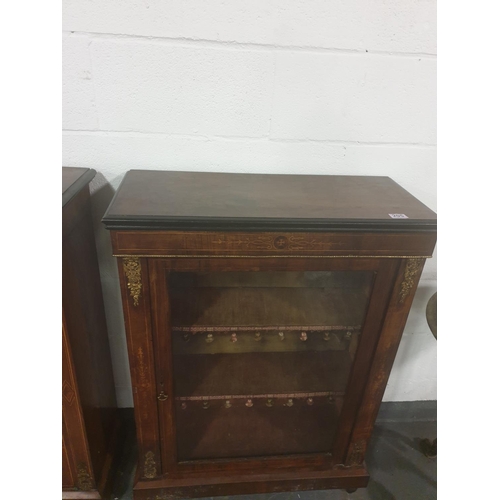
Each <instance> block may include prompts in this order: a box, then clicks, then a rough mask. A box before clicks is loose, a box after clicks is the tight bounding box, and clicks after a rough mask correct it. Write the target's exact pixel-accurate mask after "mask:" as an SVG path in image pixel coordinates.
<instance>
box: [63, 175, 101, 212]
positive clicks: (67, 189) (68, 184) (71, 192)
mask: <svg viewBox="0 0 500 500" xmlns="http://www.w3.org/2000/svg"><path fill="white" fill-rule="evenodd" d="M95 174H96V172H95V170H93V169H92V168H78V167H62V205H63V207H64V205H66V203H68V202H69V201H70V200H71V199H72V198H73V197H74V196H75V195H77V194H78V193H79V192H80V191H81V189H82V188H83V187H85V186H86V185H87V184H88V183H89V182H90V181H91V180H92V179H93V178H94V176H95Z"/></svg>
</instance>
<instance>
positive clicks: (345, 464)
mask: <svg viewBox="0 0 500 500" xmlns="http://www.w3.org/2000/svg"><path fill="white" fill-rule="evenodd" d="M103 222H104V223H105V225H106V227H107V228H108V229H109V230H110V231H111V239H112V243H113V251H114V254H115V256H116V257H117V259H118V265H119V271H120V279H121V287H122V299H123V306H124V314H125V324H126V329H127V341H128V351H129V358H130V368H131V374H132V383H133V394H134V405H135V416H136V424H137V439H138V448H139V462H138V469H137V482H136V484H135V488H134V498H135V499H137V500H146V499H148V500H153V499H154V500H163V499H165V500H166V499H170V498H173V497H174V498H182V497H208V496H214V495H229V494H240V493H241V494H243V493H245V494H249V493H264V492H276V491H287V490H289V491H290V490H293V491H295V490H308V489H328V488H345V489H355V488H358V487H364V486H366V484H367V482H368V478H369V476H368V472H367V470H366V467H365V463H364V456H365V452H366V449H367V446H368V443H369V440H370V435H371V432H372V429H373V425H374V422H375V418H376V416H377V412H378V409H379V405H380V402H381V400H382V396H383V393H384V389H385V386H386V383H387V379H388V377H389V372H390V369H391V367H392V363H393V361H394V357H395V355H396V351H397V348H398V344H399V341H400V338H401V335H402V333H403V328H404V325H405V322H406V318H407V315H408V311H409V309H410V306H411V303H412V300H413V296H414V293H415V289H416V287H417V283H418V280H419V278H420V274H421V272H422V268H423V266H424V263H425V259H426V258H428V257H430V256H431V255H432V252H433V249H434V245H435V241H436V215H435V214H434V212H432V211H431V210H429V209H428V208H427V207H425V206H424V205H423V204H422V203H420V202H419V201H418V200H416V199H415V198H414V197H413V196H411V195H410V194H409V193H408V192H406V191H405V190H404V189H402V188H401V187H400V186H398V185H397V184H396V183H395V182H393V181H392V180H391V179H389V178H387V177H348V176H305V175H304V176H297V175H290V176H286V175H283V176H280V175H246V174H245V175H242V174H216V173H187V172H162V171H130V172H128V173H127V174H126V176H125V178H124V180H123V182H122V184H121V186H120V188H119V190H118V192H117V194H116V195H115V198H114V200H113V201H112V203H111V205H110V207H109V208H108V211H107V213H106V214H105V216H104V219H103Z"/></svg>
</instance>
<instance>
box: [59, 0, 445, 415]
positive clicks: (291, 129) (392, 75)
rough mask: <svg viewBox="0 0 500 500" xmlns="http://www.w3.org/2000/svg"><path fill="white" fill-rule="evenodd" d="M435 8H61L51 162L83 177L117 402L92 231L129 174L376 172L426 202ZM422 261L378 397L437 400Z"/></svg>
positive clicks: (144, 1)
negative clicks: (55, 152)
mask: <svg viewBox="0 0 500 500" xmlns="http://www.w3.org/2000/svg"><path fill="white" fill-rule="evenodd" d="M435 11H436V2H435V0H407V1H404V2H403V1H400V0H387V1H381V2H371V1H369V0H357V1H356V0H353V1H350V2H345V1H341V0H307V1H306V0H303V1H300V0H266V1H264V0H255V1H253V2H248V1H243V0H232V1H222V0H219V1H214V0H192V1H185V0H170V1H167V0H107V1H106V2H94V1H91V0H66V1H65V2H64V5H63V30H64V31H63V128H64V132H63V164H64V165H72V166H82V167H91V168H95V169H96V170H97V171H98V172H99V175H98V177H97V178H96V180H95V181H94V182H93V184H92V186H91V187H92V190H93V193H94V194H93V208H94V217H95V225H96V228H97V229H98V233H97V242H98V251H99V257H100V263H101V275H102V280H103V288H104V292H105V297H106V298H105V302H106V304H105V305H106V312H107V318H108V325H109V331H110V338H111V348H112V355H113V367H114V372H115V378H116V385H117V392H118V397H119V404H120V405H121V406H131V405H132V395H131V390H130V376H129V373H128V365H127V356H126V344H125V340H124V339H125V337H124V330H123V322H122V320H121V305H120V299H119V290H118V285H117V272H116V263H115V262H114V260H113V259H112V258H111V257H110V253H111V251H110V243H109V235H108V233H107V232H105V231H104V230H103V229H102V227H101V224H100V222H99V219H100V216H101V215H102V213H103V211H104V210H105V208H106V206H107V204H108V203H109V201H110V198H111V196H112V194H113V190H114V189H116V187H117V186H118V184H119V183H120V181H121V179H122V178H123V175H124V173H125V172H126V171H127V170H129V169H131V168H139V169H140V168H144V169H146V168H148V169H165V170H167V169H170V170H207V171H227V172H269V173H271V172H272V173H304V174H352V175H388V176H390V177H392V178H393V179H394V180H395V181H396V182H398V183H400V184H401V185H402V186H403V187H404V188H405V189H407V190H408V191H410V192H411V193H412V194H414V195H415V196H417V197H418V198H419V199H420V200H421V201H423V202H424V203H426V204H427V205H428V206H429V207H430V208H432V209H434V210H435V209H436V179H435V175H436V146H435V145H436V19H435V18H436V12H435ZM435 261H436V259H433V260H431V261H429V262H428V263H427V264H426V267H425V270H424V275H423V281H422V282H421V285H420V287H419V290H418V295H417V298H416V300H415V304H414V307H413V308H412V312H411V316H410V319H409V321H408V325H407V327H406V330H405V334H404V336H403V341H402V344H401V348H400V350H399V352H398V357H397V359H396V363H395V366H394V369H393V374H392V375H391V379H390V381H389V385H388V389H387V391H386V394H385V399H386V400H392V401H402V400H418V399H435V398H436V343H435V341H434V338H433V337H432V335H431V334H430V332H429V330H428V327H427V325H426V322H425V305H426V301H427V300H428V298H429V297H430V296H431V295H432V293H433V292H434V291H435V290H436V262H435Z"/></svg>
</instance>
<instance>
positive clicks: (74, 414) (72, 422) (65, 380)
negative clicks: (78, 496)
mask: <svg viewBox="0 0 500 500" xmlns="http://www.w3.org/2000/svg"><path fill="white" fill-rule="evenodd" d="M62 350H63V352H62V409H63V419H62V424H63V428H62V433H63V488H64V487H75V488H78V489H83V490H89V489H92V488H95V481H94V479H93V477H92V475H93V471H92V466H91V461H90V454H89V447H88V443H87V437H86V433H85V426H84V419H83V412H82V408H81V403H80V395H79V391H78V386H77V385H76V377H75V372H74V368H73V361H72V360H73V358H72V354H71V347H70V345H69V342H68V338H67V332H66V321H65V319H64V315H63V328H62ZM64 460H67V465H66V466H67V469H68V471H67V472H69V476H70V478H71V479H70V478H69V477H68V475H66V476H65V475H64V471H65V468H64V466H65V464H64ZM68 480H70V481H71V484H70V485H69V486H68V485H66V484H65V482H68Z"/></svg>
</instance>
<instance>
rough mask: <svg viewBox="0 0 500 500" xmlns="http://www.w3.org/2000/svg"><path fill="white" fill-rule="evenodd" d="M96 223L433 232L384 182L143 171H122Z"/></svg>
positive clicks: (409, 201) (431, 220)
mask: <svg viewBox="0 0 500 500" xmlns="http://www.w3.org/2000/svg"><path fill="white" fill-rule="evenodd" d="M390 214H393V215H395V214H396V218H394V217H391V215H390ZM103 222H104V224H105V225H106V227H107V228H108V229H148V228H159V229H179V230H204V229H206V230H242V229H247V230H267V229H269V230H286V229H290V230H335V229H337V230H339V229H342V230H383V231H391V230H395V231H401V230H427V231H435V230H436V214H435V213H434V212H433V211H432V210H430V209H429V208H427V207H426V206H425V205H424V204H423V203H421V202H420V201H418V200H417V199H416V198H415V197H414V196H412V195H411V194H410V193H408V191H406V190H404V189H403V188H402V187H401V186H399V185H398V184H396V183H395V182H394V181H393V180H392V179H390V178H389V177H368V176H327V175H274V174H226V173H208V172H203V173H200V172H167V171H151V170H130V171H129V172H127V174H126V175H125V177H124V179H123V181H122V183H121V185H120V187H119V189H118V191H117V193H116V195H115V197H114V199H113V201H112V202H111V205H110V206H109V208H108V210H107V212H106V214H105V215H104V218H103Z"/></svg>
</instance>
